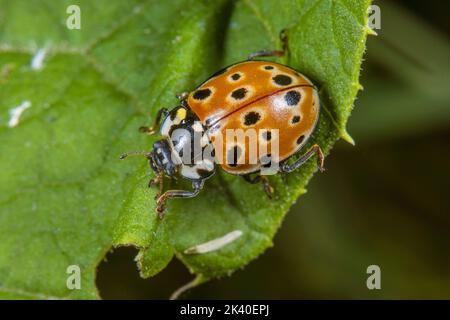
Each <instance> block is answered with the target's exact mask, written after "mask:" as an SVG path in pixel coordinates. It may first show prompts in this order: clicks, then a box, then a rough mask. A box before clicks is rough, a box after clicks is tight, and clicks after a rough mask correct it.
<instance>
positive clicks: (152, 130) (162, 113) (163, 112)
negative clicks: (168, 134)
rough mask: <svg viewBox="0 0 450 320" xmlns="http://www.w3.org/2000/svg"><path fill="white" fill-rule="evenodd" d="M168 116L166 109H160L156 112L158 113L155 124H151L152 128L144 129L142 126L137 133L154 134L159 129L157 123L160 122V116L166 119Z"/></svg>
mask: <svg viewBox="0 0 450 320" xmlns="http://www.w3.org/2000/svg"><path fill="white" fill-rule="evenodd" d="M168 114H169V110H167V109H166V108H162V109H159V110H158V113H157V114H156V118H155V122H154V123H153V126H151V127H145V126H142V127H140V128H139V132H142V133H146V134H154V133H155V132H156V131H158V129H159V123H160V121H161V118H162V116H164V117H166V116H167V115H168Z"/></svg>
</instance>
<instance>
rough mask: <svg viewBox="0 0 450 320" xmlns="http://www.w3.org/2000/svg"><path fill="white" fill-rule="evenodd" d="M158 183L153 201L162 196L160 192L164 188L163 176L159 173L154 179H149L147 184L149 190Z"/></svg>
mask: <svg viewBox="0 0 450 320" xmlns="http://www.w3.org/2000/svg"><path fill="white" fill-rule="evenodd" d="M158 183H159V192H157V193H156V195H155V200H156V199H158V198H159V196H160V195H161V194H162V191H163V187H164V174H163V173H159V174H158V175H157V176H156V177H154V178H153V179H151V180H150V181H149V182H148V187H149V188H151V187H152V186H154V185H155V184H158Z"/></svg>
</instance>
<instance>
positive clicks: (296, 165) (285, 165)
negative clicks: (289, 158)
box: [280, 144, 325, 172]
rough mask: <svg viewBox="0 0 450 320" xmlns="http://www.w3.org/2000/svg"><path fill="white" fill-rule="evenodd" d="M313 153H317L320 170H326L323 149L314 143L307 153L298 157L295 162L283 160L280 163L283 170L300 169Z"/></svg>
mask: <svg viewBox="0 0 450 320" xmlns="http://www.w3.org/2000/svg"><path fill="white" fill-rule="evenodd" d="M313 155H317V164H318V166H319V170H320V171H321V172H323V171H325V168H324V166H323V163H324V160H325V157H324V155H323V152H322V149H320V147H319V145H317V144H315V145H313V146H312V147H311V148H310V149H309V150H308V151H306V153H305V154H304V155H303V156H301V157H300V158H298V159H297V160H296V161H295V162H294V163H292V164H288V163H287V162H283V163H281V164H280V171H281V172H292V171H294V170H296V169H298V168H299V167H300V166H301V165H302V164H304V163H305V162H306V161H308V160H309V159H310V158H311V157H312V156H313Z"/></svg>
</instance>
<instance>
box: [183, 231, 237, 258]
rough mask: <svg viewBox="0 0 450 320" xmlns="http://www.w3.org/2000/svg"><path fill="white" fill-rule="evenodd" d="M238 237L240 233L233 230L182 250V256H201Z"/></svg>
mask: <svg viewBox="0 0 450 320" xmlns="http://www.w3.org/2000/svg"><path fill="white" fill-rule="evenodd" d="M240 236H242V231H241V230H234V231H231V232H230V233H227V234H226V235H224V236H223V237H220V238H217V239H214V240H211V241H208V242H205V243H202V244H199V245H196V246H193V247H191V248H188V249H186V250H184V254H203V253H208V252H211V251H216V250H219V249H221V248H223V247H224V246H226V245H228V244H230V243H231V242H233V241H235V240H236V239H237V238H239V237H240Z"/></svg>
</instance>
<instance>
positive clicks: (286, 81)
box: [272, 74, 292, 86]
mask: <svg viewBox="0 0 450 320" xmlns="http://www.w3.org/2000/svg"><path fill="white" fill-rule="evenodd" d="M272 79H273V81H274V82H275V83H276V84H277V85H279V86H288V85H290V84H291V83H292V78H291V77H289V76H287V75H285V74H278V75H276V76H275V77H273V78H272Z"/></svg>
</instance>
